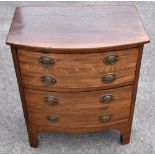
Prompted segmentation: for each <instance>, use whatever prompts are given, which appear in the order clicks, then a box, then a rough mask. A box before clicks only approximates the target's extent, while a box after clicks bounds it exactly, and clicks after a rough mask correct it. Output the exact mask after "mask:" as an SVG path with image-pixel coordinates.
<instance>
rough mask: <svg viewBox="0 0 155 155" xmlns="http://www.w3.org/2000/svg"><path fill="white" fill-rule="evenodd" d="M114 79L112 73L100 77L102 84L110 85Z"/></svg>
mask: <svg viewBox="0 0 155 155" xmlns="http://www.w3.org/2000/svg"><path fill="white" fill-rule="evenodd" d="M115 79H116V75H115V74H113V73H109V74H106V75H104V76H103V77H102V82H104V83H111V82H113V81H115Z"/></svg>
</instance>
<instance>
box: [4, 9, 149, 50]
mask: <svg viewBox="0 0 155 155" xmlns="http://www.w3.org/2000/svg"><path fill="white" fill-rule="evenodd" d="M147 42H149V38H148V36H147V34H146V32H145V30H144V27H143V25H142V23H141V20H140V18H139V15H138V12H137V10H136V7H135V6H96V7H94V6H93V7H90V6H89V7H87V6H85V7H84V6H82V7H80V6H77V7H73V6H72V7H18V8H17V9H16V11H15V14H14V18H13V22H12V25H11V28H10V32H9V35H8V38H7V44H10V45H15V46H19V47H29V48H35V49H45V50H66V51H67V50H72V52H74V49H82V50H83V51H85V50H87V49H92V48H98V49H106V48H113V49H116V48H118V47H125V48H129V47H133V46H138V45H140V44H144V43H147Z"/></svg>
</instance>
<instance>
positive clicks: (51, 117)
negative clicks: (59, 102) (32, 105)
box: [47, 115, 59, 122]
mask: <svg viewBox="0 0 155 155" xmlns="http://www.w3.org/2000/svg"><path fill="white" fill-rule="evenodd" d="M47 120H48V121H50V122H56V121H58V120H59V117H58V116H53V115H49V116H47Z"/></svg>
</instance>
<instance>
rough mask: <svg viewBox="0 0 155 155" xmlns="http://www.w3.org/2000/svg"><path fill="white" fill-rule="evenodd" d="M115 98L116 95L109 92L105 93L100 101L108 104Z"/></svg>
mask: <svg viewBox="0 0 155 155" xmlns="http://www.w3.org/2000/svg"><path fill="white" fill-rule="evenodd" d="M113 100H114V96H113V95H111V94H108V95H104V96H102V97H101V98H100V102H102V103H104V104H108V103H110V102H111V101H113Z"/></svg>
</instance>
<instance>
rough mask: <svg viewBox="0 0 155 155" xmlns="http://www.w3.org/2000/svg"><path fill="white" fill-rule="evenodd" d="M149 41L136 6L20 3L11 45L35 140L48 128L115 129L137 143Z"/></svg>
mask: <svg viewBox="0 0 155 155" xmlns="http://www.w3.org/2000/svg"><path fill="white" fill-rule="evenodd" d="M148 42H149V38H148V36H147V34H146V32H145V30H144V28H143V25H142V23H141V20H140V18H139V15H138V13H137V10H136V8H135V7H134V6H102V7H99V6H98V7H64V8H62V7H53V8H49V7H18V8H16V11H15V15H14V18H13V21H12V24H11V28H10V31H9V35H8V38H7V44H9V45H10V46H11V51H12V56H13V61H14V66H15V70H16V76H17V80H18V84H19V90H20V95H21V100H22V106H23V111H24V116H25V120H26V125H27V130H28V135H29V141H30V145H31V146H32V147H37V146H38V141H37V135H38V133H40V132H43V131H58V132H67V133H91V132H98V131H102V130H104V129H109V128H112V129H117V130H119V131H120V133H121V142H122V144H127V143H129V140H130V133H131V126H132V119H133V113H134V105H135V99H136V92H137V85H138V77H139V70H140V63H141V57H142V51H143V46H144V44H145V43H148Z"/></svg>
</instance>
